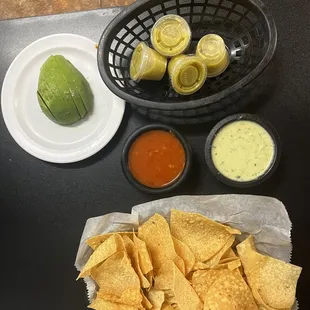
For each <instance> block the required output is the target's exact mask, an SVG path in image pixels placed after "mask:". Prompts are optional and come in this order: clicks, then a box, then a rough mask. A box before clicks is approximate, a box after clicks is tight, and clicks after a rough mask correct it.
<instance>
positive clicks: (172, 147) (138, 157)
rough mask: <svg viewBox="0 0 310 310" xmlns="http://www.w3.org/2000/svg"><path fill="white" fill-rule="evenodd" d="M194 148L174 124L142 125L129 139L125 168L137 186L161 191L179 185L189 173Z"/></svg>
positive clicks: (124, 150)
mask: <svg viewBox="0 0 310 310" xmlns="http://www.w3.org/2000/svg"><path fill="white" fill-rule="evenodd" d="M190 165H191V150H190V147H189V145H188V144H187V142H186V141H185V139H184V138H183V136H182V135H181V134H180V133H179V132H178V131H176V130H175V129H174V128H172V127H170V126H166V125H161V124H153V125H147V126H143V127H140V128H139V129H138V130H136V131H135V132H133V133H132V134H131V135H130V136H129V137H128V139H127V141H126V142H125V145H124V148H123V152H122V168H123V172H124V174H125V176H126V178H127V180H128V181H129V182H130V183H131V184H132V185H133V186H135V187H136V188H137V189H139V190H141V191H143V192H146V193H149V194H160V193H165V192H168V191H171V190H173V189H175V188H176V187H177V186H179V185H180V184H181V183H182V182H183V181H184V180H185V178H186V176H187V175H188V172H189V169H190Z"/></svg>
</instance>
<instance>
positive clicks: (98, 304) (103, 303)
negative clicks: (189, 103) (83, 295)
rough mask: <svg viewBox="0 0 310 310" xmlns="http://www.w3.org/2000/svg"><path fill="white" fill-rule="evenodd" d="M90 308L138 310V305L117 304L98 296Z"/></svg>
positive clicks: (99, 309) (96, 309)
mask: <svg viewBox="0 0 310 310" xmlns="http://www.w3.org/2000/svg"><path fill="white" fill-rule="evenodd" d="M88 308H91V309H95V310H137V307H132V306H127V305H123V304H117V303H114V302H110V301H107V300H104V299H100V298H96V299H95V300H94V301H93V302H92V303H91V304H90V305H89V306H88Z"/></svg>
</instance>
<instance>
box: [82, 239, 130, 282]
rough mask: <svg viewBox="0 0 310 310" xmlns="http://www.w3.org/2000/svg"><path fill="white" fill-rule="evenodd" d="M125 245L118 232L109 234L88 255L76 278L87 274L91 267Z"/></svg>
mask: <svg viewBox="0 0 310 310" xmlns="http://www.w3.org/2000/svg"><path fill="white" fill-rule="evenodd" d="M124 250H125V246H124V242H123V239H122V237H121V236H120V235H118V234H113V235H111V236H110V237H109V238H108V239H107V240H106V241H104V242H103V243H102V244H101V245H100V246H99V247H98V248H97V249H96V250H95V251H94V253H93V254H92V255H91V256H90V258H89V260H88V261H87V263H86V265H85V266H84V268H83V269H82V271H81V272H80V274H79V276H78V278H77V279H80V278H85V277H86V276H89V275H90V273H91V270H92V268H94V267H96V266H97V265H99V264H100V263H102V262H103V261H105V260H106V259H107V258H109V257H110V256H111V255H113V254H115V253H116V252H117V251H124Z"/></svg>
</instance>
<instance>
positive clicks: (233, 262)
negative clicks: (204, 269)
mask: <svg viewBox="0 0 310 310" xmlns="http://www.w3.org/2000/svg"><path fill="white" fill-rule="evenodd" d="M239 267H241V261H240V259H239V258H238V257H236V258H234V259H233V260H231V261H228V262H226V263H220V264H218V265H216V266H214V267H213V269H228V270H234V269H237V268H239Z"/></svg>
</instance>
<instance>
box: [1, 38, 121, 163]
mask: <svg viewBox="0 0 310 310" xmlns="http://www.w3.org/2000/svg"><path fill="white" fill-rule="evenodd" d="M57 37H70V38H72V37H74V39H78V40H84V42H86V41H88V42H89V43H90V44H93V45H94V46H95V45H96V42H94V41H93V40H91V39H89V38H87V37H84V36H81V35H77V34H71V33H59V34H52V35H48V36H44V37H42V38H39V39H38V40H36V41H34V42H32V43H30V44H29V45H27V46H26V47H25V48H23V49H22V50H21V51H20V52H19V53H18V55H17V56H16V57H15V58H14V59H13V61H12V63H11V64H10V66H9V68H8V70H7V72H6V74H5V77H4V80H3V85H2V90H1V110H2V116H3V119H4V123H5V125H6V128H7V130H8V131H9V133H10V135H11V137H12V138H13V139H14V141H15V142H16V143H17V144H18V145H19V146H20V147H21V148H22V149H23V150H24V151H25V152H27V153H28V154H30V155H32V156H34V157H36V158H38V159H40V160H43V161H46V162H51V163H56V164H66V163H67V164H69V163H74V162H78V161H82V160H84V159H86V158H89V157H91V156H93V155H94V154H96V153H97V152H99V151H100V150H101V149H103V148H104V147H105V146H106V145H107V144H108V143H109V142H110V141H111V140H112V138H113V137H114V135H115V134H116V132H117V130H118V129H119V127H120V124H121V122H122V120H123V116H124V112H125V105H126V102H125V100H123V99H121V98H119V97H117V96H116V95H115V94H113V93H112V92H111V91H110V90H109V89H108V87H107V86H106V85H105V83H104V82H103V80H102V79H101V77H100V74H99V72H98V78H99V79H100V81H101V82H102V83H103V84H104V86H105V87H106V88H107V91H109V92H110V93H111V96H112V98H113V103H112V108H111V114H110V116H109V118H108V121H107V123H106V126H105V128H104V130H103V131H102V133H103V132H105V130H106V128H109V130H108V131H106V132H107V134H105V135H101V136H100V135H99V138H98V139H96V140H94V141H96V142H98V141H100V143H94V146H92V147H89V146H86V147H87V148H88V149H89V151H87V152H85V147H83V148H81V149H80V150H78V151H76V152H74V153H71V154H63V155H61V154H59V156H55V154H54V152H55V151H53V152H52V153H51V154H50V156H47V155H46V154H43V152H40V150H39V147H42V145H40V144H38V143H36V142H35V141H33V140H32V139H31V138H30V137H29V136H28V135H27V134H26V133H25V132H24V131H23V129H22V127H21V126H20V125H19V122H18V120H17V116H16V115H15V114H14V116H10V115H8V114H9V113H8V112H10V111H9V110H8V109H9V108H10V107H9V105H10V104H12V101H11V100H4V96H5V95H6V94H5V93H6V91H7V89H8V88H13V87H15V86H16V81H17V79H18V77H19V75H16V77H15V78H14V82H15V83H14V85H13V86H10V85H8V83H9V78H10V77H11V75H12V70H13V69H14V68H15V65H16V62H17V61H18V60H19V59H20V58H21V57H23V54H24V53H25V52H27V51H28V50H29V49H31V48H33V46H35V45H37V44H38V43H40V42H41V41H46V40H51V39H55V38H57ZM68 46H70V44H68ZM35 57H36V56H34V58H35ZM96 68H97V66H96ZM6 99H7V98H6ZM5 102H9V104H8V103H5ZM117 116H118V117H117ZM15 124H18V128H16V127H15ZM111 124H113V126H111ZM109 125H110V126H109ZM22 137H28V138H29V141H32V143H30V142H29V141H26V140H25V141H23V139H22ZM31 146H34V147H31ZM43 148H44V147H43ZM37 151H39V152H37ZM45 153H46V152H45Z"/></svg>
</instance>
